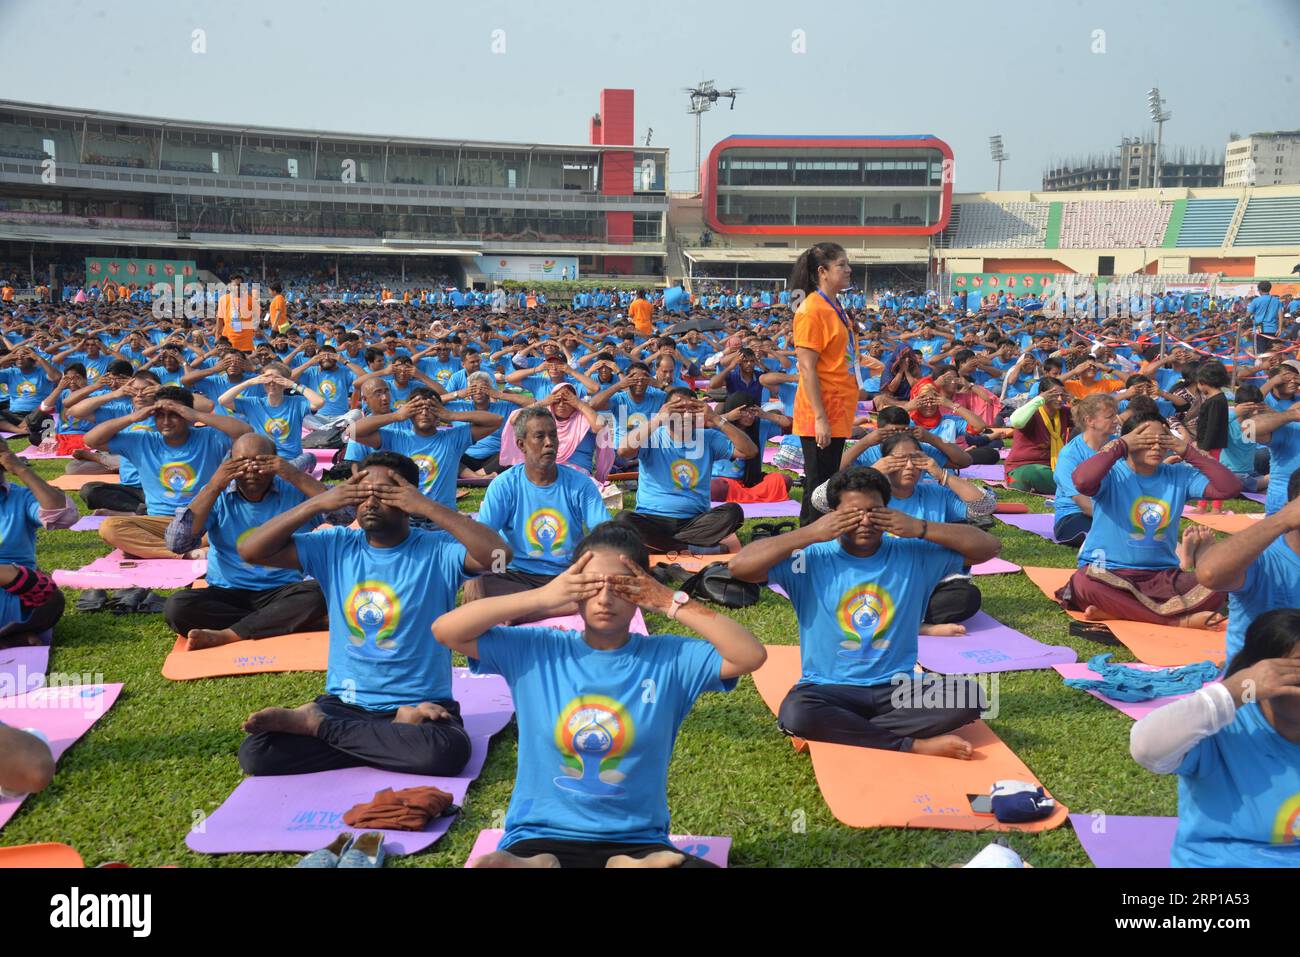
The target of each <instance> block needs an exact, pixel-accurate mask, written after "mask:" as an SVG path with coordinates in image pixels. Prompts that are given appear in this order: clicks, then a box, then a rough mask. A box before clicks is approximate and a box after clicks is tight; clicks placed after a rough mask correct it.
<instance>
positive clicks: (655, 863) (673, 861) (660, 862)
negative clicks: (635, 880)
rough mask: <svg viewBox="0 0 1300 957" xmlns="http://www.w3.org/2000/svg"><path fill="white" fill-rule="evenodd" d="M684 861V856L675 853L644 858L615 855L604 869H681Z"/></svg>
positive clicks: (663, 852)
mask: <svg viewBox="0 0 1300 957" xmlns="http://www.w3.org/2000/svg"><path fill="white" fill-rule="evenodd" d="M685 860H686V855H685V854H679V853H677V852H676V851H655V852H654V853H653V854H647V855H646V856H645V857H628V856H627V855H626V854H615V855H614V856H613V857H611V858H610V859H609V860H607V861H606V862H605V866H606V867H658V868H664V867H681V866H682V864H683V862H685Z"/></svg>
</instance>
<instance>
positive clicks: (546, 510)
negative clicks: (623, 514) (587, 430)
mask: <svg viewBox="0 0 1300 957" xmlns="http://www.w3.org/2000/svg"><path fill="white" fill-rule="evenodd" d="M557 472H558V474H557V475H556V479H555V481H554V482H552V483H551V484H550V485H545V486H543V485H535V484H533V482H532V481H530V480H529V478H528V473H527V472H526V471H525V470H524V466H523V464H519V465H515V466H512V467H511V468H508V469H506V470H505V471H504V472H502V473H501V474H500V475H498V476H497V477H496V478H494V479H493V480H492V482H491V483H490V484H489V485H488V487H487V493H486V494H485V495H484V496H483V503H482V504H481V505H480V506H479V511H478V520H479V521H480V522H482V523H483V524H484V525H486V526H488V527H489V528H494V529H496V530H497V531H498V532H499V533H500V535H501V537H502V538H504V539H505V540H506V542H507V543H509V545H510V548H511V550H512V551H513V552H514V559H513V560H512V561H511V562H510V567H511V568H513V569H517V570H519V571H521V572H528V573H529V574H533V575H558V574H560V572H562V571H564V570H565V569H566V568H568V567H569V564H570V562H572V560H573V549H574V548H575V547H576V546H577V544H578V542H579V541H581V539H582V538H583V536H585V535H586V534H587V533H588V532H590V531H591V530H592V529H593V528H595V527H596V526H597V525H599V524H601V523H602V522H607V521H609V509H607V508H606V507H605V503H604V501H603V500H602V499H601V497H600V490H599V489H598V488H597V487H596V483H595V482H593V481H592V480H591V478H589V477H588V476H586V475H583V474H582V473H580V472H578V471H577V470H575V469H571V468H569V467H568V466H560V467H559V468H558V469H557Z"/></svg>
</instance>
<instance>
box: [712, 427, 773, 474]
mask: <svg viewBox="0 0 1300 957" xmlns="http://www.w3.org/2000/svg"><path fill="white" fill-rule="evenodd" d="M757 424H758V442H757V443H756V444H757V445H758V451H759V454H760V455H762V453H763V450H764V449H765V448H767V443H768V440H770V439H772V438H773V437H775V436H778V435H780V434H781V427H780V426H778V425H777V424H776V423H775V422H772V421H770V420H768V419H759V420H758V423H757ZM745 463H746V460H745V459H714V460H713V474H714V475H717V476H721V477H722V478H729V479H741V478H744V476H745Z"/></svg>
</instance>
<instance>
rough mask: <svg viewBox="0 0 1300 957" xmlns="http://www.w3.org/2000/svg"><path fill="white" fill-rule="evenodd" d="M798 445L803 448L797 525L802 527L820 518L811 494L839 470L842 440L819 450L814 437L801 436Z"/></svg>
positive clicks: (842, 447)
mask: <svg viewBox="0 0 1300 957" xmlns="http://www.w3.org/2000/svg"><path fill="white" fill-rule="evenodd" d="M799 444H800V446H802V448H803V505H802V506H801V507H800V509H799V525H800V526H801V527H802V526H804V525H807V524H809V523H810V522H815V521H817V519H819V518H821V517H822V516H821V512H819V511H817V509H815V508H813V503H812V493H813V491H814V490H815V489H816V488H817V487H818V486H820V485H821V484H822V483H823V482H825V481H826V480H827V479H829V478H830V477H831V476H832V475H834V474H835V473H836V472H838V471H839V470H840V459H842V458H843V457H844V439H831V444H830V445H828V446H826V448H824V449H819V448H818V447H817V439H816V438H815V437H814V436H811V435H801V436H799Z"/></svg>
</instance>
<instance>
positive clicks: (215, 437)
mask: <svg viewBox="0 0 1300 957" xmlns="http://www.w3.org/2000/svg"><path fill="white" fill-rule="evenodd" d="M136 424H137V425H144V426H146V427H147V426H148V423H147V422H139V423H136ZM230 445H231V440H230V437H229V436H228V435H226V433H224V432H222V431H221V430H220V429H214V428H211V427H209V426H205V427H204V428H201V429H195V428H191V429H190V434H189V437H188V438H186V440H185V441H184V442H182V443H181V444H180V445H169V444H167V440H166V439H164V438H163V437H162V435H161V433H159V432H158V431H156V430H155V429H152V428H146V429H145V430H143V431H139V432H136V431H134V430H132V429H124V430H123V431H121V432H119V433H117V435H115V436H113V437H112V438H111V439H110V440H109V442H108V450H109V451H110V452H112V453H113V454H114V455H121V456H124V457H125V458H127V459H130V460H131V464H132V465H134V466H135V467H136V468H137V469H138V470H139V472H140V485H141V487H142V488H143V489H144V501H145V507H146V509H147V514H149V515H156V516H164V517H167V518H171V517H172V516H173V515H175V514H176V509H178V508H184V507H185V506H186V505H189V504H190V499H192V498H194V496H195V495H196V494H197V493H198V491H199V489H201V488H202V487H203V486H204V485H205V484H206V483H207V481H208V479H210V478H212V473H213V472H215V471H216V470H217V467H218V466H220V465H221V461H222V459H224V458H225V457H226V456H227V455H229V454H230ZM124 484H125V481H124Z"/></svg>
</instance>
